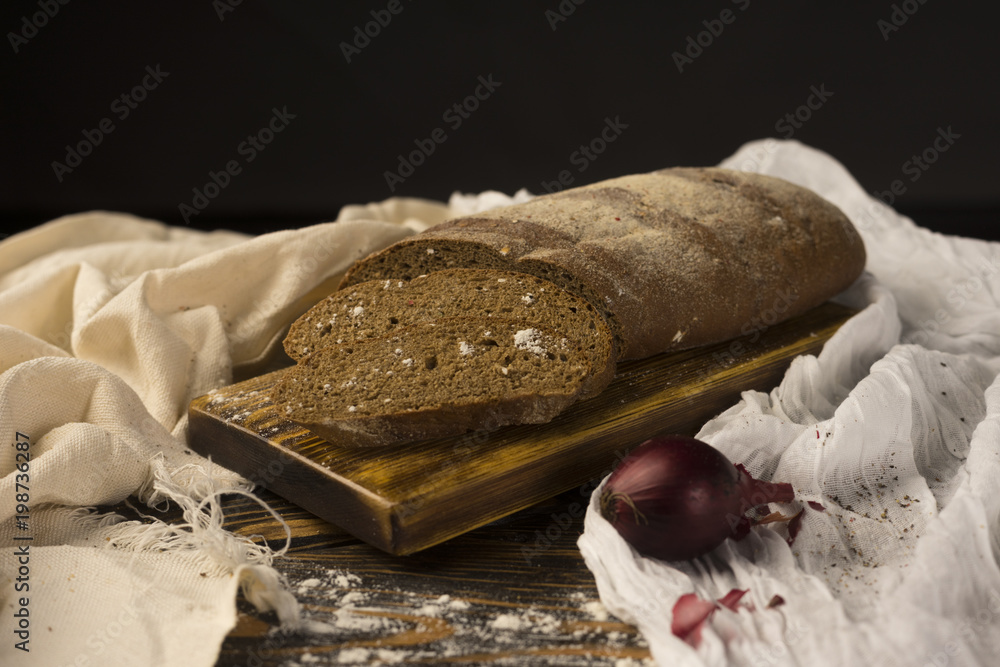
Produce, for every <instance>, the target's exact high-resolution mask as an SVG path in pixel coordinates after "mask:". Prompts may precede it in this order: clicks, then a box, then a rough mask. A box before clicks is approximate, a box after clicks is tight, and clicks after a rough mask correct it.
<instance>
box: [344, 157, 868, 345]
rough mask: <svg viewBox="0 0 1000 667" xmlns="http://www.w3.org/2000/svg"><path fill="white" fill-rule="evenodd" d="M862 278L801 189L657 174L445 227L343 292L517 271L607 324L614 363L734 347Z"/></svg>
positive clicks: (837, 227)
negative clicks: (461, 272)
mask: <svg viewBox="0 0 1000 667" xmlns="http://www.w3.org/2000/svg"><path fill="white" fill-rule="evenodd" d="M864 266H865V249H864V244H863V242H862V239H861V237H860V236H859V234H858V232H857V231H856V230H855V229H854V227H853V226H852V225H851V222H850V220H849V219H848V218H847V216H845V215H844V214H843V212H841V211H840V210H839V209H838V208H837V207H836V206H834V205H833V204H831V203H830V202H828V201H826V200H825V199H823V198H822V197H820V196H819V195H817V194H815V193H814V192H812V191H810V190H807V189H806V188H802V187H799V186H797V185H793V184H792V183H789V182H787V181H784V180H781V179H778V178H773V177H769V176H764V175H760V174H752V173H744V172H737V171H731V170H726V169H717V168H692V169H684V168H676V169H664V170H661V171H657V172H653V173H649V174H637V175H632V176H623V177H621V178H615V179H611V180H608V181H602V182H599V183H594V184H592V185H587V186H583V187H579V188H573V189H569V190H564V191H562V192H558V193H554V194H550V195H543V196H541V197H538V198H536V199H533V200H531V201H529V202H526V203H523V204H517V205H514V206H508V207H504V208H499V209H494V210H491V211H487V212H484V213H480V214H476V215H471V216H467V217H463V218H456V219H454V220H451V221H448V222H444V223H442V224H440V225H437V226H435V227H432V228H430V229H428V230H427V231H425V232H422V233H420V234H416V235H414V236H410V237H407V238H405V239H403V240H401V241H398V242H396V243H394V244H392V245H390V246H389V247H387V248H386V249H384V250H382V251H379V252H377V253H374V254H373V255H371V256H369V257H368V258H366V259H364V260H362V261H360V262H358V263H357V264H355V265H354V266H353V267H352V268H351V270H350V271H349V272H348V274H347V276H346V277H345V278H344V281H343V283H342V286H348V285H352V284H355V283H358V282H362V281H366V280H370V279H372V278H376V277H378V278H396V279H406V278H411V277H414V276H416V275H419V274H424V273H431V272H432V271H439V270H442V269H449V268H456V267H477V268H495V269H504V270H510V271H520V272H523V273H530V274H533V275H538V276H541V277H543V278H546V279H548V280H550V281H552V282H554V283H556V284H558V285H560V286H561V287H563V288H565V289H566V290H568V291H570V292H573V293H574V294H578V295H580V296H582V297H584V298H585V299H587V300H588V301H589V302H590V303H592V304H593V305H594V307H595V308H596V309H597V310H598V311H599V312H601V313H602V315H604V316H605V318H606V319H607V321H608V323H609V325H610V326H611V329H612V332H613V333H614V335H615V336H616V337H617V339H618V342H619V346H618V349H619V350H620V356H621V358H625V359H634V358H642V357H646V356H650V355H653V354H657V353H660V352H666V351H671V350H676V349H681V348H687V347H695V346H700V345H706V344H708V343H713V342H717V341H721V340H726V339H729V338H734V337H736V336H739V335H741V333H742V334H745V333H746V331H748V330H749V331H752V330H754V329H755V328H758V327H760V326H761V322H765V323H766V324H767V325H772V324H775V323H776V322H777V321H780V320H783V319H787V318H789V317H793V316H795V315H798V314H800V313H803V312H805V311H806V310H808V309H810V308H813V307H814V306H817V305H819V304H820V303H822V302H823V301H825V300H827V299H829V298H831V297H832V296H834V295H836V294H837V293H839V292H841V291H842V290H844V289H845V288H847V287H848V286H849V285H850V284H851V283H852V282H853V281H854V280H855V279H856V278H857V277H858V276H859V275H860V274H861V271H862V270H863V269H864Z"/></svg>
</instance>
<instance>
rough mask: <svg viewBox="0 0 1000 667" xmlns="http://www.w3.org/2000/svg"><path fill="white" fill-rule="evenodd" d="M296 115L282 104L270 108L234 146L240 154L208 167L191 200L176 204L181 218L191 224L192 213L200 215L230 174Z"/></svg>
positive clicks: (230, 178)
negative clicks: (256, 127)
mask: <svg viewBox="0 0 1000 667" xmlns="http://www.w3.org/2000/svg"><path fill="white" fill-rule="evenodd" d="M295 117H296V115H295V114H293V113H289V111H288V107H287V106H283V107H281V109H278V108H277V107H272V108H271V118H270V119H269V120H268V121H267V123H266V124H265V125H264V126H263V127H261V128H260V129H259V130H257V131H256V132H254V133H253V134H248V135H247V137H246V138H245V139H244V140H243V141H241V142H240V143H239V144H238V145H237V146H236V149H235V152H236V154H237V155H238V156H239V157H241V158H243V159H242V161H241V160H239V159H237V158H232V159H230V160H227V161H226V163H225V165H223V167H222V169H220V170H219V171H213V170H211V169H209V171H208V175H207V176H208V180H207V181H205V184H204V185H202V186H201V187H197V186H196V187H193V188H191V193H192V197H191V202H190V203H187V202H183V203H181V204H178V206H177V211H178V212H179V213H180V214H181V217H182V218H184V222H186V223H188V224H190V222H191V218H192V216H196V215H200V214H201V212H202V211H204V210H205V209H206V208H208V205H209V204H211V203H212V200H213V199H215V198H216V197H218V196H219V195H220V194H222V191H223V190H225V189H226V188H227V187H229V184H230V183H232V181H233V178H234V177H236V176H239V175H240V174H242V173H243V167H244V166H245V165H248V164H250V163H251V162H253V161H254V160H256V159H257V156H258V155H259V154H260V153H262V152H263V151H264V149H265V148H267V146H268V145H269V144H270V143H271V142H272V141H274V138H275V137H276V136H277V135H278V134H280V133H281V132H283V131H284V130H285V128H287V127H288V125H289V124H290V123H291V121H293V120H294V119H295Z"/></svg>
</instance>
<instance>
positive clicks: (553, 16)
mask: <svg viewBox="0 0 1000 667" xmlns="http://www.w3.org/2000/svg"><path fill="white" fill-rule="evenodd" d="M584 1H585V0H560V2H559V4H558V5H557V6H556V8H555V10H552V9H546V10H545V20H546V21H548V23H549V27H550V28H552V31H553V32H555V30H556V28H558V27H559V24H560V23H562V22H563V21H565V20H567V19H568V18H569V17H570V16H572V15H573V12H575V11H576V8H577V7H579V6H580V5H582V4H583V3H584Z"/></svg>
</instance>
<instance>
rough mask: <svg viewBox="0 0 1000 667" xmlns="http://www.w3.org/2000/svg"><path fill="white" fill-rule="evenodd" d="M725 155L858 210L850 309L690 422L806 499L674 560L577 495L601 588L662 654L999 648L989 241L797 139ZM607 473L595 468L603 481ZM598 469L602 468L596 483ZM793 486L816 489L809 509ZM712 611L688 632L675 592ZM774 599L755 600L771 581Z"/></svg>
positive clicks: (888, 653)
mask: <svg viewBox="0 0 1000 667" xmlns="http://www.w3.org/2000/svg"><path fill="white" fill-rule="evenodd" d="M722 166H724V167H730V168H735V169H742V170H745V171H758V172H760V173H764V174H770V175H774V176H779V177H782V178H785V179H787V180H789V181H792V182H795V183H798V184H800V185H803V186H805V187H808V188H811V189H813V190H815V191H816V192H818V193H819V194H820V195H822V196H824V197H826V198H827V199H829V200H830V201H832V202H833V203H835V204H837V205H838V206H839V207H840V208H841V209H842V210H843V211H844V212H845V213H846V214H847V215H848V216H849V217H850V218H851V219H852V221H853V222H854V223H855V225H856V227H857V228H858V230H859V232H860V233H861V236H862V238H863V239H864V243H865V247H866V250H867V253H868V263H867V267H866V273H865V275H864V276H863V277H862V278H861V279H860V280H859V281H858V282H857V283H856V284H855V285H854V286H853V287H852V288H851V289H849V290H848V291H847V292H846V293H844V294H843V295H841V296H840V300H841V301H842V302H844V303H847V304H848V305H851V306H854V307H856V308H858V309H860V312H859V313H858V314H857V315H856V316H855V317H853V318H852V319H851V320H849V321H848V322H847V323H846V324H845V325H844V326H843V327H842V328H841V329H840V331H838V332H837V334H836V335H835V336H834V337H833V338H832V339H831V340H830V341H829V342H828V343H827V344H826V346H825V347H824V349H823V351H822V352H821V353H820V354H819V355H818V356H803V357H799V358H797V359H796V360H795V361H794V362H793V363H792V365H791V367H790V368H789V369H788V371H787V373H786V374H785V376H784V379H783V380H782V382H781V384H780V385H779V386H778V387H777V388H775V389H774V390H773V391H771V392H770V393H761V392H745V393H744V394H743V395H742V400H740V402H739V403H738V404H736V405H734V406H733V407H732V408H731V409H729V410H727V411H726V412H724V413H723V414H721V415H719V416H717V417H716V418H714V419H712V420H711V421H709V422H708V423H706V424H705V425H704V427H703V428H702V429H701V431H700V432H699V433H698V434H697V437H698V438H700V439H702V440H705V441H706V442H708V443H710V444H711V445H713V446H714V447H716V448H717V449H719V450H720V451H722V452H723V453H724V454H726V456H727V457H728V458H729V459H730V460H731V461H733V462H734V463H735V462H743V463H744V464H745V465H746V466H747V468H748V470H749V471H750V472H751V474H753V475H754V476H755V477H758V478H762V479H765V480H771V481H775V482H788V483H791V484H792V485H793V487H794V489H795V494H796V498H797V502H796V503H795V504H791V505H788V506H784V507H782V506H779V505H772V506H771V507H772V509H778V508H779V507H781V509H783V510H784V511H785V513H791V512H794V511H796V510H797V509H799V508H800V507H804V514H803V521H802V524H801V525H802V527H801V532H800V533H799V534H798V535H797V537H796V539H795V540H794V542H793V544H792V545H791V546H789V545H788V543H787V542H786V536H787V528H786V527H785V526H783V525H779V527H775V524H770V525H767V526H760V527H757V528H755V529H754V530H753V532H752V534H751V535H750V537H748V538H746V539H745V540H742V541H740V542H734V541H732V540H727V541H726V542H725V543H723V544H722V545H721V546H719V547H718V548H717V549H715V550H714V551H713V552H711V553H710V554H708V555H706V556H704V557H701V558H698V559H695V560H693V561H689V562H671V563H668V562H663V561H658V560H656V559H651V558H645V557H642V556H640V555H638V554H637V553H636V552H635V551H634V550H633V549H632V548H631V547H630V546H629V545H628V544H627V543H625V542H624V540H622V539H621V537H620V536H619V535H618V533H617V532H616V531H615V530H614V528H613V527H612V526H611V525H610V524H609V523H608V522H607V521H606V520H604V519H603V518H602V517H601V516H600V512H599V508H598V507H597V505H596V500H597V497H598V493H599V492H598V493H595V494H594V496H593V497H592V499H591V504H590V506H589V508H588V511H587V515H586V519H585V530H584V534H583V535H582V536H581V537H580V540H579V546H580V549H581V551H582V553H583V555H584V557H585V559H586V562H587V565H588V567H589V568H590V569H591V570H592V571H593V573H594V575H595V577H596V580H597V584H598V588H599V591H600V596H601V599H602V601H603V602H604V603H605V604H606V605H607V606H608V607H609V609H610V610H611V611H612V612H613V613H615V614H616V615H618V616H620V617H621V618H623V619H625V620H627V621H629V622H632V623H635V624H636V625H638V627H639V628H640V630H641V632H642V634H643V635H644V636H645V638H646V639H647V640H648V641H649V644H650V648H651V651H652V654H653V657H654V658H655V660H656V662H657V663H658V664H661V665H713V666H714V665H739V666H743V665H747V666H751V665H752V666H757V665H802V666H807V667H826V666H831V667H832V666H834V665H837V666H841V665H842V666H844V667H847V666H852V667H853V666H855V665H871V666H876V667H904V666H905V667H912V666H916V667H919V666H922V665H933V666H935V667H944V666H946V665H995V664H997V660H998V658H997V656H1000V569H998V566H997V562H998V556H1000V493H998V492H1000V382H998V381H997V373H998V371H1000V272H998V269H1000V244H997V243H989V242H985V241H979V240H973V239H966V238H958V237H950V236H945V235H940V234H935V233H931V232H930V231H928V230H925V229H922V228H920V227H918V226H916V225H915V224H914V223H913V222H912V221H911V220H909V219H907V218H905V217H903V216H900V215H898V214H897V213H895V212H894V211H893V210H891V209H890V208H889V207H887V206H885V205H883V204H881V203H880V202H879V201H877V200H875V199H873V198H871V197H869V196H868V195H867V194H866V193H865V192H864V191H863V190H862V189H861V187H860V186H859V185H858V184H857V183H856V182H855V180H854V179H853V178H852V177H851V176H850V174H848V173H847V171H846V170H845V169H844V167H843V166H842V165H840V164H839V163H837V162H836V161H835V160H834V159H832V158H831V157H830V156H828V155H826V154H824V153H821V152H819V151H816V150H814V149H810V148H808V147H806V146H803V145H801V144H799V143H797V142H793V141H776V140H764V141H758V142H753V143H750V144H747V145H745V146H743V147H742V148H741V149H740V150H739V151H738V152H737V153H736V154H735V155H733V156H732V157H730V158H729V159H727V160H726V161H725V162H723V163H722ZM605 482H606V480H605ZM602 486H603V483H602ZM806 501H813V502H815V503H819V504H820V505H822V506H823V507H824V508H825V511H820V510H818V509H814V508H812V507H810V506H808V505H807V504H806ZM734 588H735V589H740V590H748V591H749V592H748V593H747V594H746V595H745V597H744V598H743V600H742V602H743V604H741V605H740V606H738V607H737V610H736V611H731V610H729V609H724V608H720V609H718V610H717V611H715V612H714V613H713V614H712V615H711V616H710V617H709V619H708V620H707V622H706V624H705V625H704V626H703V629H702V635H701V642H700V643H699V644H698V646H697V647H694V646H692V645H690V644H688V643H686V642H684V641H682V640H681V639H680V638H678V637H676V636H674V634H673V633H672V632H671V621H672V617H673V607H674V604H675V603H676V601H677V600H678V598H679V597H680V596H681V595H683V594H686V593H695V594H697V595H698V596H699V597H701V598H702V599H704V600H717V599H719V598H721V597H722V596H723V595H725V594H726V593H727V592H728V591H730V590H731V589H734ZM775 595H779V596H781V598H782V599H783V600H784V604H781V605H778V606H773V607H770V608H768V603H769V601H771V600H772V598H773V596H775Z"/></svg>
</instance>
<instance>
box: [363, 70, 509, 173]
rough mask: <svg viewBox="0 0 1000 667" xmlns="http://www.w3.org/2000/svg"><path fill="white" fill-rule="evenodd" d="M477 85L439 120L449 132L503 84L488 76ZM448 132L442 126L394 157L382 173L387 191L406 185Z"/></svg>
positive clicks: (483, 77)
mask: <svg viewBox="0 0 1000 667" xmlns="http://www.w3.org/2000/svg"><path fill="white" fill-rule="evenodd" d="M477 82H478V83H477V85H476V87H475V89H474V90H473V91H472V93H471V94H470V95H467V96H465V97H464V98H462V99H461V100H459V101H458V102H455V103H454V104H452V105H451V106H449V107H448V108H446V109H445V110H444V113H442V114H441V120H442V121H444V122H445V123H446V124H447V125H448V127H449V128H451V130H452V131H455V130H458V129H459V128H460V127H462V125H463V124H464V123H465V121H467V120H468V119H469V118H470V117H471V115H472V114H473V113H475V111H476V110H477V109H479V106H480V104H482V103H483V102H485V101H486V100H488V99H490V97H492V96H493V93H495V92H496V89H497V88H499V87H500V86H502V85H503V82H502V81H495V80H494V79H493V75H492V74H487V75H486V76H483V75H482V74H480V75H479V77H478V78H477ZM448 136H449V135H448V133H447V132H445V129H444V128H443V127H436V128H434V129H433V130H432V131H431V132H430V133H429V134H428V136H427V137H426V138H424V139H414V140H413V145H414V146H415V148H414V149H413V150H411V151H410V152H409V153H407V154H406V155H403V154H402V153H400V154H399V155H397V156H396V157H397V159H398V162H397V163H396V169H395V171H390V170H388V169H387V170H386V171H384V172H383V173H382V176H383V177H384V178H385V184H386V185H387V186H389V192H395V191H396V187H397V186H398V185H401V184H402V183H404V182H406V179H407V178H409V177H410V176H412V175H413V174H414V173H415V172H416V169H417V167H419V166H420V165H422V164H424V162H426V161H427V158H429V157H430V156H431V155H433V154H434V151H436V150H437V147H438V146H440V145H441V144H443V143H444V142H446V141H448Z"/></svg>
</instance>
